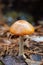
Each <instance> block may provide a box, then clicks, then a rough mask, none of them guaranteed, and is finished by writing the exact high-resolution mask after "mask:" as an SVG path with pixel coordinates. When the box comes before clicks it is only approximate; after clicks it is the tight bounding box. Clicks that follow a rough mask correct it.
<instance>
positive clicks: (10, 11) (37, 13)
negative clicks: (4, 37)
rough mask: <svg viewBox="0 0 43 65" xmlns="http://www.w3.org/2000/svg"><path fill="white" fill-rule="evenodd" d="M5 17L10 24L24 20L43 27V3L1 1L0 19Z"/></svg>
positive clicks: (22, 0) (38, 0)
mask: <svg viewBox="0 0 43 65" xmlns="http://www.w3.org/2000/svg"><path fill="white" fill-rule="evenodd" d="M3 16H4V18H7V21H9V22H12V21H14V20H18V19H24V20H27V21H29V22H30V23H32V24H33V25H39V24H42V25H43V1H42V0H0V19H1V17H3Z"/></svg>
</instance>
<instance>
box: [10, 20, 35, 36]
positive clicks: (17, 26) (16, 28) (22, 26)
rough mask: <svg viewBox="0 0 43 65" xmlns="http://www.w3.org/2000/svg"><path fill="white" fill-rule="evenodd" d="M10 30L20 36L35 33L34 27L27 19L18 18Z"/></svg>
mask: <svg viewBox="0 0 43 65" xmlns="http://www.w3.org/2000/svg"><path fill="white" fill-rule="evenodd" d="M10 32H11V33H12V34H14V35H18V36H22V35H28V34H32V33H34V27H33V26H32V25H31V24H30V23H28V22H27V21H25V20H18V21H16V22H15V23H14V24H13V25H12V26H11V27H10Z"/></svg>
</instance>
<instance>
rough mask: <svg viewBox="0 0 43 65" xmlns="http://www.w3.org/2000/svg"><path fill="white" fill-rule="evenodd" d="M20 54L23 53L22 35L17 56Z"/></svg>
mask: <svg viewBox="0 0 43 65" xmlns="http://www.w3.org/2000/svg"><path fill="white" fill-rule="evenodd" d="M21 55H24V43H23V36H20V40H19V56H21Z"/></svg>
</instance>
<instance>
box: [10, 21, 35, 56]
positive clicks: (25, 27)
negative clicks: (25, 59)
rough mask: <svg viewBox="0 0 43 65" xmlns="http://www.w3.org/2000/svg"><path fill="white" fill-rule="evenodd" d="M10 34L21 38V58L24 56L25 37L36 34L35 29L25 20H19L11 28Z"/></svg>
mask: <svg viewBox="0 0 43 65" xmlns="http://www.w3.org/2000/svg"><path fill="white" fill-rule="evenodd" d="M10 32H11V33H12V34H14V35H16V36H19V37H20V41H19V56H24V52H23V51H24V48H23V46H24V43H23V36H24V35H29V34H32V33H34V27H33V26H32V25H31V24H30V23H28V22H27V21H25V20H18V21H16V22H15V23H14V24H12V26H11V27H10Z"/></svg>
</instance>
